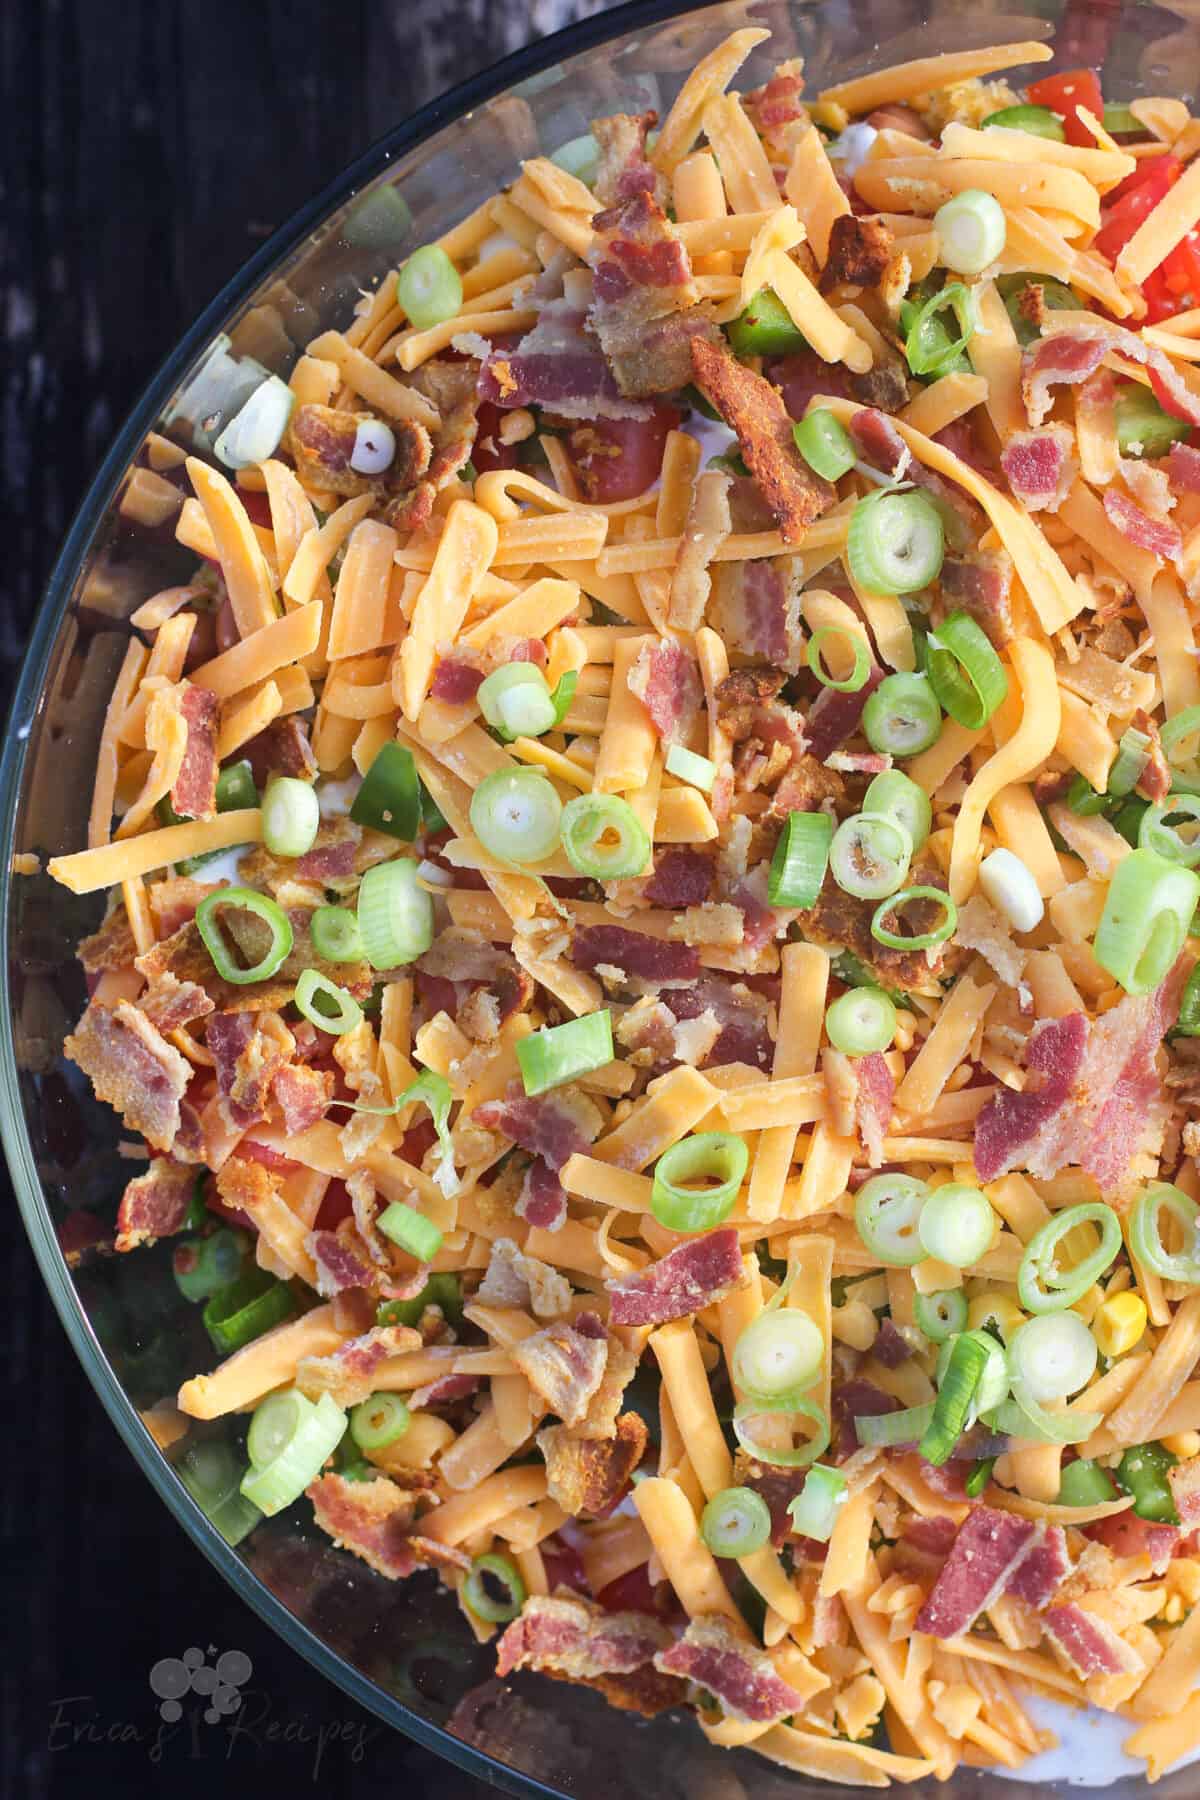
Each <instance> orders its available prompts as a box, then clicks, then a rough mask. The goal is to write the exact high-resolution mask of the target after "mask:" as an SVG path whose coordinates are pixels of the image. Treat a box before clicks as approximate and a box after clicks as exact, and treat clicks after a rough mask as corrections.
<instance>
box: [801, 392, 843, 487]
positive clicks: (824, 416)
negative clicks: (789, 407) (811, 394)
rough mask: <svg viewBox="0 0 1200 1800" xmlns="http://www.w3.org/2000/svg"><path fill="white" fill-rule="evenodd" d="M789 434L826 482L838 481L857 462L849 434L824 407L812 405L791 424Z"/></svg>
mask: <svg viewBox="0 0 1200 1800" xmlns="http://www.w3.org/2000/svg"><path fill="white" fill-rule="evenodd" d="M792 436H793V437H794V438H795V440H796V448H797V450H798V451H799V452H800V454H801V456H802V457H803V458H804V460H805V462H806V463H807V464H808V466H809V468H810V469H812V470H813V471H814V473H815V474H817V475H823V476H824V478H825V480H826V481H840V480H841V478H842V476H843V475H848V474H849V473H850V470H851V469H852V468H853V467H854V465H855V463H856V462H857V461H858V453H857V451H856V450H855V448H854V445H853V443H852V441H851V438H850V433H849V432H848V431H847V430H846V427H845V426H844V425H843V424H842V422H841V420H840V419H839V418H837V417H836V415H835V414H833V413H831V412H830V411H829V408H828V407H826V406H817V407H814V408H813V410H812V412H810V413H808V414H807V415H806V417H804V418H803V419H801V421H800V423H799V424H798V425H793V427H792Z"/></svg>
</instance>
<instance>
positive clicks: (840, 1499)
mask: <svg viewBox="0 0 1200 1800" xmlns="http://www.w3.org/2000/svg"><path fill="white" fill-rule="evenodd" d="M849 1492H850V1486H849V1483H848V1482H847V1480H846V1477H845V1476H844V1475H843V1474H842V1471H841V1470H840V1469H831V1468H829V1466H828V1465H827V1464H826V1463H814V1464H813V1465H812V1467H811V1468H810V1469H809V1471H808V1474H807V1476H806V1477H805V1480H804V1486H803V1487H802V1488H801V1490H800V1492H799V1493H798V1494H797V1495H796V1497H795V1499H794V1500H789V1501H788V1512H789V1513H790V1515H791V1520H792V1525H793V1527H794V1528H795V1530H796V1531H798V1532H799V1533H800V1536H801V1537H806V1538H813V1539H814V1540H815V1541H816V1542H817V1543H819V1544H827V1543H828V1542H829V1540H830V1538H831V1537H832V1536H833V1528H834V1526H835V1525H836V1523H837V1516H838V1513H839V1512H840V1511H841V1509H842V1507H843V1506H844V1505H845V1502H846V1499H847V1497H848V1495H849Z"/></svg>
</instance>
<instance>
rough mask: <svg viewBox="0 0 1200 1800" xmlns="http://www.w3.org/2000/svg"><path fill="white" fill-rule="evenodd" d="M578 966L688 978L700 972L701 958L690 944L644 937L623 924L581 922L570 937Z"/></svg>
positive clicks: (661, 978)
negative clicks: (584, 923)
mask: <svg viewBox="0 0 1200 1800" xmlns="http://www.w3.org/2000/svg"><path fill="white" fill-rule="evenodd" d="M570 955H571V961H572V962H573V963H574V965H575V967H576V968H577V969H588V970H591V969H596V968H600V967H602V966H603V967H606V968H611V969H621V970H622V971H623V972H624V973H625V974H626V975H633V976H639V977H641V979H642V980H644V981H665V982H674V981H691V980H693V979H694V978H695V977H696V976H697V975H698V974H699V973H700V958H699V956H698V955H697V954H696V952H695V950H693V949H692V947H691V945H690V944H677V943H671V942H668V941H667V940H666V939H664V938H652V937H647V936H646V934H645V933H644V932H641V931H627V930H626V929H625V927H624V926H623V925H581V926H578V927H577V929H576V931H575V935H574V937H573V938H572V940H571V952H570Z"/></svg>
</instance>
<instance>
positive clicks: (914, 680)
mask: <svg viewBox="0 0 1200 1800" xmlns="http://www.w3.org/2000/svg"><path fill="white" fill-rule="evenodd" d="M862 727H863V733H864V735H865V737H866V740H867V742H868V744H870V746H871V748H872V750H881V751H883V752H884V753H885V754H886V755H889V756H916V755H917V754H918V752H919V751H921V750H928V748H929V746H930V745H931V744H936V743H937V741H938V739H939V737H940V736H941V735H942V709H941V707H940V706H939V705H938V698H937V695H936V694H935V693H934V691H933V689H932V687H931V686H930V684H929V677H928V676H927V675H904V674H899V675H885V676H884V678H883V680H882V681H881V682H880V684H879V686H878V687H877V688H876V689H875V692H874V693H873V694H872V695H871V697H870V699H869V700H868V701H867V704H866V705H865V706H864V707H863V715H862Z"/></svg>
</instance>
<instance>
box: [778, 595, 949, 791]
mask: <svg viewBox="0 0 1200 1800" xmlns="http://www.w3.org/2000/svg"><path fill="white" fill-rule="evenodd" d="M944 569H945V564H943V572H944ZM882 680H883V670H882V669H881V668H880V667H879V666H878V664H873V665H872V667H871V668H870V670H869V671H868V673H867V679H866V680H865V681H864V683H863V685H862V686H861V687H860V688H859V689H858V691H857V692H856V693H853V694H842V693H839V692H838V691H837V689H836V688H830V687H827V688H822V689H821V692H820V693H819V694H818V695H817V698H816V700H815V701H814V703H813V705H812V708H811V709H810V711H809V714H808V717H807V718H806V719H805V721H804V736H805V738H806V739H807V741H808V748H809V753H810V755H812V756H813V757H814V758H815V760H816V761H817V762H819V763H823V762H825V761H827V759H828V758H829V757H830V756H832V754H833V752H834V751H835V750H836V749H838V747H839V746H840V745H841V744H844V743H845V741H846V739H847V738H848V737H852V736H853V735H854V733H855V732H856V731H857V730H858V727H859V722H860V721H861V719H862V714H863V707H864V706H865V705H866V704H867V701H868V700H869V699H870V698H871V695H872V694H873V693H874V692H875V689H876V688H877V687H878V686H879V684H880V682H881V681H882Z"/></svg>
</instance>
